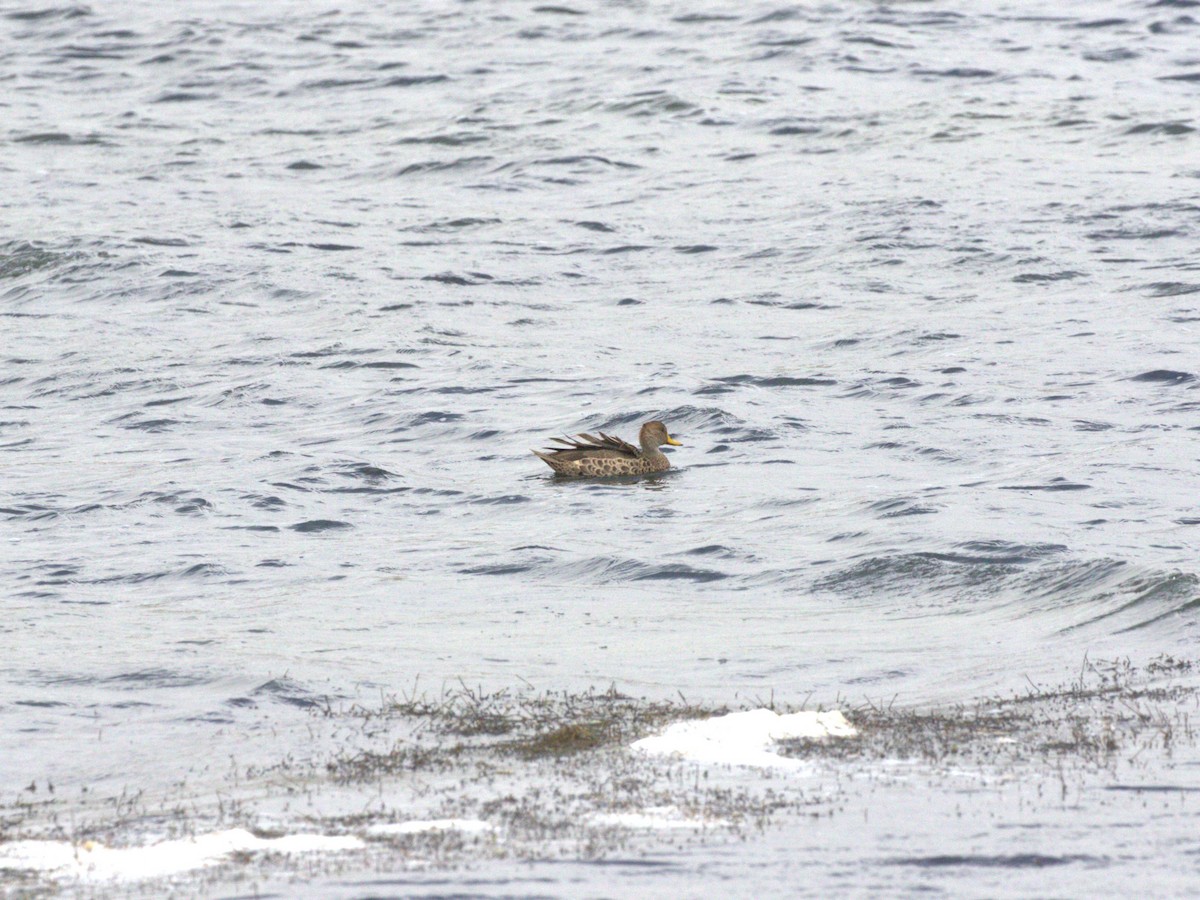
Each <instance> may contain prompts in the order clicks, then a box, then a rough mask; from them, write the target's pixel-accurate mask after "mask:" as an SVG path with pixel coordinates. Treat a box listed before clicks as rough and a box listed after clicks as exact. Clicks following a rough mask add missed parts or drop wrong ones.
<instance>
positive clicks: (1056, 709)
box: [0, 657, 1200, 883]
mask: <svg viewBox="0 0 1200 900" xmlns="http://www.w3.org/2000/svg"><path fill="white" fill-rule="evenodd" d="M1194 674H1195V673H1194V671H1193V663H1192V662H1191V661H1188V660H1180V659H1174V658H1171V657H1159V658H1157V659H1155V660H1152V661H1151V662H1150V663H1148V664H1147V665H1145V666H1144V667H1142V668H1137V667H1134V666H1132V665H1131V664H1130V663H1129V662H1128V661H1105V662H1092V661H1087V660H1085V661H1084V664H1083V667H1082V668H1081V670H1080V673H1079V676H1078V677H1077V678H1076V679H1075V680H1074V681H1073V682H1071V683H1069V684H1066V685H1061V686H1057V687H1049V688H1047V687H1042V686H1039V685H1035V684H1033V683H1030V684H1028V685H1027V687H1026V688H1025V689H1024V690H1021V691H1017V692H1014V693H1012V694H1010V695H1008V696H1004V697H994V698H989V699H985V700H980V701H977V702H975V703H971V704H965V705H955V706H948V707H929V708H906V707H902V706H898V705H897V704H896V703H895V702H894V701H892V702H874V701H868V702H865V703H862V704H860V705H858V706H856V707H849V708H847V706H846V705H844V704H843V705H841V708H842V709H843V711H844V712H845V713H846V715H847V717H848V718H849V719H850V721H851V722H852V723H853V724H854V726H855V727H856V729H857V732H858V733H857V735H855V736H852V737H841V738H827V739H814V740H786V741H780V742H778V743H776V744H775V745H774V749H775V750H776V752H778V753H779V754H780V755H782V756H786V757H790V758H792V759H793V760H797V759H798V760H801V761H803V762H804V764H805V768H804V769H803V771H801V772H799V773H797V772H787V773H781V772H779V771H772V770H765V769H754V768H747V767H737V766H717V765H700V764H694V763H687V762H683V761H680V760H677V759H672V758H667V757H654V756H649V755H646V754H643V753H640V752H636V751H633V750H631V749H630V745H631V744H632V743H633V742H634V741H636V740H638V739H639V738H642V737H646V736H648V735H651V734H656V733H660V732H661V731H662V730H663V729H665V728H667V727H668V726H670V725H671V724H672V723H675V722H680V721H683V720H689V719H700V718H707V717H711V716H717V715H723V714H726V713H728V712H730V711H731V709H730V708H728V707H725V706H718V705H706V704H703V703H695V702H691V701H688V700H687V699H685V698H683V697H679V698H677V699H673V700H672V699H645V698H635V697H632V696H629V695H627V694H624V693H622V692H620V691H618V690H617V689H616V688H615V687H612V688H609V689H607V690H586V691H579V692H571V691H551V692H538V691H536V690H534V689H533V688H532V687H530V686H523V687H522V688H519V689H502V690H498V691H486V690H483V689H481V688H471V687H468V686H467V685H465V684H459V685H458V686H456V687H454V688H450V689H445V690H443V691H441V692H439V693H437V694H435V695H430V694H428V693H424V692H420V691H418V690H415V689H414V690H413V691H412V692H411V693H409V694H406V695H401V696H384V697H381V698H380V699H379V701H378V702H377V703H373V704H364V703H361V702H359V703H353V704H347V705H345V706H342V707H335V706H334V705H333V704H331V703H326V704H324V705H322V706H318V707H315V708H314V710H313V714H312V719H311V723H310V731H311V734H312V735H313V748H314V749H313V753H312V755H311V757H310V758H307V759H296V758H293V757H288V758H286V759H283V760H279V761H278V762H277V763H276V764H274V765H268V766H258V767H240V768H238V769H237V770H236V771H234V772H233V773H232V774H231V775H230V782H229V783H228V784H226V785H225V786H224V788H223V789H222V790H220V791H219V792H218V797H217V798H216V799H215V800H214V799H213V798H212V797H211V796H210V797H207V798H206V797H203V796H199V795H197V794H195V793H193V795H192V796H190V797H187V798H183V797H180V796H175V797H172V798H169V799H168V798H159V802H158V805H157V806H156V803H155V801H154V800H152V799H151V798H148V797H145V796H142V795H141V794H140V793H137V794H125V795H123V796H122V797H121V798H114V799H113V800H112V801H111V802H105V803H104V804H103V805H101V806H93V807H91V808H89V810H87V811H86V812H85V811H83V810H81V809H80V808H78V807H75V808H72V806H71V804H69V803H67V802H66V801H64V800H62V799H60V797H61V794H60V795H58V796H55V797H53V798H51V797H38V798H37V802H32V800H33V798H32V797H28V798H21V801H20V802H18V803H11V804H8V805H5V806H3V807H0V829H2V832H3V834H2V836H3V838H4V839H7V840H11V839H15V838H18V837H59V838H61V837H66V838H68V839H70V840H73V841H76V842H82V841H84V840H88V839H98V840H104V841H108V842H111V843H114V844H120V843H122V842H124V843H134V844H136V843H138V842H139V841H143V842H144V840H145V838H146V836H147V835H150V834H159V835H161V834H163V833H172V834H175V835H187V834H200V833H204V832H206V831H210V830H213V829H217V828H226V827H232V826H241V827H249V828H252V829H254V830H255V832H256V833H257V834H259V835H268V834H270V835H278V834H282V833H284V832H286V831H287V830H289V829H291V830H295V828H296V826H297V822H299V823H301V825H302V826H303V827H304V828H306V829H308V830H313V831H318V832H321V833H325V834H344V835H354V836H358V837H360V838H362V839H363V841H364V842H365V843H364V844H363V847H364V848H365V849H364V850H362V851H360V852H358V853H357V855H356V854H349V855H343V856H341V857H339V858H336V859H335V858H330V859H327V860H326V861H325V862H324V863H320V864H318V863H317V862H315V861H314V862H310V863H309V865H311V866H314V867H318V868H319V867H320V866H325V867H349V868H352V869H363V868H364V867H368V868H375V869H388V868H391V867H395V866H408V867H411V866H419V867H425V868H428V867H435V868H437V867H452V866H456V865H459V864H462V863H468V862H471V861H480V860H484V859H498V858H506V859H521V860H534V859H548V858H564V857H565V858H574V859H600V858H605V857H609V856H611V855H612V854H614V853H618V852H619V853H629V852H639V851H640V850H647V851H648V850H651V849H653V848H655V847H660V848H661V847H662V846H664V845H666V844H669V845H671V846H677V845H678V844H679V843H680V841H684V842H688V841H711V840H724V839H728V838H731V837H732V838H736V837H738V836H741V837H745V836H746V835H747V834H748V833H749V832H751V831H753V830H758V829H764V828H767V827H770V826H772V825H773V824H781V823H783V822H786V821H787V820H788V818H789V817H792V818H794V817H797V816H801V817H806V818H807V817H811V816H813V815H817V816H820V817H822V818H827V817H829V816H833V817H835V818H836V816H837V815H838V814H839V812H842V811H844V810H845V809H846V808H847V807H848V806H849V805H852V804H854V803H856V802H861V803H866V802H867V800H866V799H865V798H866V797H867V793H864V792H865V791H866V788H864V787H863V785H871V784H875V785H879V786H886V788H887V789H888V790H891V791H899V795H898V797H899V799H898V800H896V799H895V798H893V801H891V802H907V801H905V800H904V799H903V798H904V797H905V796H907V795H908V793H911V792H912V791H914V790H920V791H922V795H921V797H922V801H923V802H926V803H928V802H930V798H931V797H937V796H942V797H943V798H955V797H959V796H960V795H964V794H965V793H971V794H972V795H978V793H979V790H980V785H981V784H986V785H992V786H993V787H992V788H991V789H994V790H996V791H997V793H996V795H995V796H996V798H997V799H996V800H995V802H996V803H1000V804H1001V805H1002V804H1003V802H1004V801H1003V800H1002V799H1001V798H1002V796H1003V795H1002V786H1003V785H1006V784H1014V785H1049V786H1050V789H1049V790H1045V789H1044V788H1043V787H1038V788H1037V796H1038V797H1039V798H1043V799H1040V800H1039V801H1038V802H1048V799H1045V798H1051V797H1054V796H1059V797H1061V798H1062V800H1063V801H1065V799H1066V795H1067V793H1068V791H1069V790H1071V789H1072V787H1073V786H1074V787H1075V788H1079V787H1081V786H1084V785H1088V784H1091V785H1093V786H1094V785H1096V784H1097V783H1102V784H1103V785H1104V786H1105V787H1106V788H1107V789H1108V790H1134V789H1137V784H1139V783H1150V782H1156V781H1169V779H1168V778H1166V777H1165V776H1164V775H1163V773H1165V772H1167V771H1168V770H1169V769H1171V768H1172V767H1173V766H1175V765H1176V764H1177V763H1181V762H1182V761H1184V760H1191V761H1194V760H1195V757H1196V756H1197V752H1196V750H1197V748H1196V743H1197V742H1196V733H1195V729H1194V727H1193V725H1192V722H1191V712H1192V710H1193V709H1194V708H1195V707H1196V705H1197V703H1198V701H1200V693H1198V691H1197V684H1196V679H1195V678H1194V677H1193V676H1194ZM764 705H767V706H771V707H773V708H774V709H775V711H776V712H779V713H781V714H782V713H788V712H792V711H796V707H792V706H787V705H782V704H775V703H774V702H773V701H768V703H765V704H764V703H762V702H753V703H747V704H742V705H741V706H740V707H739V708H742V709H744V708H748V707H761V706H764ZM898 767H899V768H898ZM1130 772H1138V773H1141V776H1142V777H1141V778H1139V779H1133V780H1128V779H1126V780H1122V778H1125V776H1126V775H1128V773H1130ZM914 773H919V774H922V777H921V778H920V780H919V781H920V784H919V787H917V786H916V782H913V781H911V780H908V779H911V777H912V775H913V774H914ZM1122 773H1124V774H1122ZM1148 773H1157V774H1151V775H1150V776H1149V777H1145V776H1147V774H1148ZM964 778H967V779H968V781H969V785H968V784H967V783H966V782H964V781H963V780H962V779H964ZM871 802H879V799H878V796H877V795H876V796H874V797H873V799H872V801H871ZM955 802H957V801H955ZM865 809H866V807H865V806H864V814H865ZM114 811H115V812H116V813H117V815H116V817H115V819H114V815H113V814H114ZM68 821H69V822H70V827H69V828H68V827H67V826H66V825H65V823H66V822H68ZM0 846H2V844H0ZM285 865H286V864H285V863H284V862H283V861H282V860H279V859H271V858H267V857H262V856H256V855H254V854H250V855H243V856H242V857H231V858H230V859H228V860H227V861H226V862H225V863H224V864H223V865H222V866H221V867H220V868H218V869H209V870H206V872H205V874H204V876H203V877H204V880H205V883H210V882H211V881H212V880H213V879H215V880H218V881H229V880H231V879H232V880H244V879H245V878H251V877H258V876H259V875H261V873H263V872H269V871H285V870H284V869H282V868H280V867H282V866H285ZM272 867H274V868H272ZM256 873H257V874H256ZM13 874H14V875H15V874H16V873H13ZM22 877H24V876H22Z"/></svg>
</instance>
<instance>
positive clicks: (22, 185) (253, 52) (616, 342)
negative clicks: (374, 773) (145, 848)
mask: <svg viewBox="0 0 1200 900" xmlns="http://www.w3.org/2000/svg"><path fill="white" fill-rule="evenodd" d="M1191 7H1192V4H1191V3H1189V2H1187V0H1158V2H1101V3H1088V4H1080V5H1078V6H1077V7H1074V8H1063V9H1061V10H1060V9H1057V8H1056V10H1055V11H1053V13H1047V12H1046V11H1045V8H1044V7H1043V6H1042V5H1040V4H1033V3H1028V4H1020V3H985V4H971V5H967V6H957V7H956V6H952V5H945V4H924V3H922V4H896V5H873V4H860V3H823V4H820V5H814V6H802V5H796V6H788V5H780V4H775V3H761V2H753V3H736V4H734V3H727V4H722V3H718V2H699V0H698V2H691V3H660V2H635V0H629V2H607V3H602V4H592V3H589V4H574V3H570V4H567V5H535V4H513V3H500V2H483V0H481V2H470V3H458V2H455V3H446V2H434V0H426V2H417V3H403V4H377V3H363V2H357V3H356V2H350V3H342V4H339V5H337V6H329V7H315V6H310V5H300V6H297V5H295V4H281V3H265V4H264V3H222V2H205V3H193V4H188V5H187V7H186V9H185V8H184V7H180V6H177V5H174V4H158V5H148V4H142V3H131V2H109V3H103V4H96V5H95V6H93V7H83V6H26V5H23V4H16V5H9V6H8V7H7V9H6V10H4V12H3V17H2V18H0V142H2V144H3V154H2V155H0V316H2V319H0V321H2V323H3V324H2V325H0V329H2V330H0V340H2V343H0V351H2V353H0V356H2V358H3V367H2V369H0V466H2V470H0V471H2V472H3V479H2V481H0V507H3V509H2V512H3V516H4V534H3V542H2V544H0V548H2V549H0V554H2V556H0V585H2V587H3V594H4V610H5V612H4V615H3V622H2V623H0V633H2V634H3V643H4V652H3V654H2V656H3V659H2V661H0V723H2V725H0V757H2V758H3V759H5V760H6V763H5V765H4V766H3V767H2V771H0V787H2V788H3V789H4V790H5V791H6V792H9V793H12V792H16V791H18V790H20V789H21V788H22V787H23V786H24V785H26V784H28V783H29V782H30V780H31V778H35V777H36V778H41V777H45V776H47V775H49V776H51V777H53V778H54V779H55V780H56V781H58V782H59V783H60V784H68V785H71V784H79V783H88V784H92V785H96V784H100V785H108V786H109V787H112V786H115V785H121V784H125V783H127V782H129V781H130V772H131V771H136V772H137V773H139V774H138V777H137V779H134V782H135V786H136V785H137V784H140V783H142V782H144V783H145V784H157V783H169V782H172V781H173V780H175V779H177V778H179V777H180V773H181V772H184V771H185V772H187V773H188V777H189V778H191V779H193V780H199V782H200V783H201V785H202V784H203V782H204V778H205V777H206V775H205V774H204V773H205V772H206V771H207V768H206V767H207V766H208V765H209V762H210V760H212V759H222V758H224V757H225V756H227V755H228V753H229V752H230V746H231V742H233V743H234V744H236V745H237V746H238V747H240V748H242V749H243V751H244V752H250V751H247V750H245V746H246V745H247V744H254V743H255V742H261V745H262V746H263V747H270V748H272V749H271V750H270V751H267V750H264V751H263V752H264V753H265V752H276V753H277V752H279V749H280V748H279V745H278V743H271V741H272V740H273V738H272V736H271V735H272V734H274V735H278V734H279V733H284V734H286V733H288V732H287V728H288V723H302V721H303V717H304V716H305V715H306V710H307V708H308V707H309V706H311V705H312V704H313V703H314V702H317V700H318V698H320V697H322V696H324V695H333V696H342V697H346V696H354V695H355V694H356V693H360V692H363V691H368V692H369V691H377V690H379V689H395V688H397V687H400V686H404V685H410V684H411V683H412V682H413V681H414V679H416V678H417V677H418V676H420V677H421V678H423V679H425V680H426V681H427V682H432V683H437V682H438V681H439V680H441V679H453V678H458V677H460V676H461V677H463V678H465V679H467V680H469V681H482V682H485V683H492V684H511V683H513V682H514V681H516V680H518V679H527V680H529V681H531V682H533V683H535V684H537V685H541V686H544V687H548V688H553V687H556V686H558V687H561V686H569V685H574V686H578V685H591V684H606V683H608V682H610V681H616V682H617V683H619V684H621V685H622V686H625V687H629V688H632V689H636V690H639V691H646V692H649V693H656V692H657V693H663V694H674V693H675V692H677V691H682V692H684V693H685V694H687V695H689V696H707V697H712V698H715V699H718V700H725V699H729V698H730V697H731V696H733V695H734V694H735V693H737V692H741V693H743V694H746V693H749V694H753V693H761V694H764V695H765V694H767V693H770V692H774V693H775V694H777V695H785V696H798V697H803V696H804V695H806V694H808V693H809V692H816V696H818V697H827V698H833V697H836V696H839V695H841V696H856V697H858V696H872V697H875V696H885V695H886V696H891V695H893V694H900V695H901V696H902V697H905V698H908V699H913V700H919V699H951V700H953V699H961V698H963V697H966V696H969V695H973V694H974V693H976V692H979V691H983V690H993V689H1003V688H1005V687H1008V686H1011V685H1012V684H1014V683H1018V682H1021V681H1023V679H1024V677H1025V675H1026V674H1035V675H1036V674H1059V673H1061V672H1064V671H1067V670H1070V669H1073V668H1074V667H1076V666H1077V665H1078V663H1079V660H1080V659H1081V658H1082V656H1083V654H1084V653H1085V652H1093V653H1096V652H1107V653H1117V654H1122V655H1125V654H1127V655H1131V656H1134V657H1136V658H1140V657H1146V656H1150V655H1154V654H1157V653H1161V652H1182V653H1187V652H1189V651H1191V652H1194V651H1195V647H1196V630H1195V625H1196V608H1197V601H1198V600H1200V584H1198V581H1197V566H1196V553H1195V541H1196V537H1197V535H1198V534H1200V532H1198V531H1197V529H1196V526H1197V525H1200V510H1198V509H1197V507H1196V497H1197V496H1200V453H1198V451H1197V433H1196V432H1197V430H1198V429H1200V419H1198V418H1197V411H1198V410H1200V377H1198V376H1200V361H1198V357H1197V323H1198V322H1200V262H1197V257H1196V253H1195V249H1196V242H1197V238H1198V237H1200V155H1198V154H1197V147H1198V144H1197V128H1200V60H1198V58H1197V56H1196V50H1195V48H1196V46H1197V43H1196V42H1197V40H1198V39H1200V21H1198V18H1200V17H1198V15H1197V12H1196V10H1195V9H1193V8H1191ZM651 417H657V418H662V419H663V420H664V421H666V422H667V424H668V426H669V427H670V429H671V431H672V432H673V433H674V434H676V436H677V437H679V438H680V439H681V440H682V441H683V442H684V444H685V445H686V446H685V447H683V448H681V449H678V450H675V451H673V455H672V460H673V463H674V464H675V465H676V467H677V468H676V470H675V471H672V472H671V473H669V474H668V475H666V476H663V477H657V478H651V479H646V480H643V481H640V482H636V483H629V484H626V483H622V484H602V483H565V482H561V481H557V480H555V479H553V478H552V477H550V475H549V472H548V470H547V469H546V468H545V467H544V466H543V465H542V464H541V463H540V462H539V461H538V460H537V459H535V458H534V457H532V456H531V455H530V454H529V453H528V448H530V447H537V446H541V445H542V443H543V441H544V439H545V438H546V437H548V436H550V435H553V434H556V433H562V432H575V431H580V430H594V429H602V430H604V431H609V432H616V433H619V434H622V435H624V436H626V437H632V436H633V435H634V434H635V433H636V429H637V426H638V424H639V423H640V422H641V421H644V420H646V419H648V418H651ZM268 722H269V723H270V724H269V725H268V724H266V723H268ZM294 727H295V734H296V735H297V737H296V741H297V742H298V746H299V742H301V741H302V740H303V733H304V732H303V728H302V726H301V725H300V724H295V725H294ZM271 729H274V731H271ZM268 731H271V733H270V734H268V733H267V732H268ZM234 735H238V736H237V737H234ZM283 749H284V751H285V752H286V751H287V747H286V746H285V747H284V748H283ZM214 765H215V764H214ZM139 779H140V780H139Z"/></svg>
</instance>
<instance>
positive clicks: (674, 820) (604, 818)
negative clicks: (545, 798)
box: [591, 806, 729, 830]
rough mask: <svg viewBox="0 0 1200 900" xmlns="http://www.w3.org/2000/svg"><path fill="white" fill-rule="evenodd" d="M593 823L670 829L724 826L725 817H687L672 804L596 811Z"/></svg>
mask: <svg viewBox="0 0 1200 900" xmlns="http://www.w3.org/2000/svg"><path fill="white" fill-rule="evenodd" d="M591 822H592V824H594V825H602V826H603V825H608V826H616V827H618V828H639V829H647V830H658V829H661V830H671V829H676V828H693V829H695V828H724V827H726V826H728V825H729V822H727V821H726V820H725V819H688V818H685V817H684V816H683V815H682V814H681V813H680V812H679V810H678V809H676V808H675V807H673V806H651V807H647V808H646V809H644V810H642V811H641V812H622V813H597V814H596V815H594V816H592V817H591Z"/></svg>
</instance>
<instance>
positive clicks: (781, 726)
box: [633, 709, 858, 771]
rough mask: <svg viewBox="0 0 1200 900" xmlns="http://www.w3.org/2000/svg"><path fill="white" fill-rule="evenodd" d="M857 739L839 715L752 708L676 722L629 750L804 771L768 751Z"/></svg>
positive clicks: (798, 762)
mask: <svg viewBox="0 0 1200 900" xmlns="http://www.w3.org/2000/svg"><path fill="white" fill-rule="evenodd" d="M856 734H858V732H857V731H856V730H855V728H854V726H853V725H851V724H850V723H849V722H848V721H846V717H845V716H844V715H842V714H841V713H840V712H838V711H837V710H834V711H833V712H798V713H790V714H788V715H783V716H781V715H779V714H778V713H776V712H774V711H773V710H769V709H752V710H748V711H746V712H737V713H730V714H729V715H726V716H714V717H713V718H711V719H693V720H690V721H687V722H676V723H675V724H674V725H672V726H670V727H669V728H667V730H666V731H664V732H663V733H662V734H660V735H655V736H653V737H648V738H642V739H641V740H640V741H635V742H634V744H633V748H634V749H635V750H640V751H642V752H643V753H650V754H654V755H657V756H675V757H678V758H680V759H685V760H689V761H691V762H698V763H718V764H724V765H730V766H755V767H758V768H770V769H785V770H793V771H794V770H799V769H805V768H808V766H807V764H806V763H804V762H803V761H801V760H798V759H789V758H788V757H785V756H780V755H779V754H778V753H776V752H775V751H774V750H773V749H772V744H774V742H775V741H780V740H787V739H789V738H825V737H853V736H854V735H856Z"/></svg>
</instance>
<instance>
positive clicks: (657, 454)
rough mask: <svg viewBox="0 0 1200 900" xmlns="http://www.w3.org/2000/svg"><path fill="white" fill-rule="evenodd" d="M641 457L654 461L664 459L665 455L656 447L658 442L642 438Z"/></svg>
mask: <svg viewBox="0 0 1200 900" xmlns="http://www.w3.org/2000/svg"><path fill="white" fill-rule="evenodd" d="M641 444H642V459H652V460H655V461H656V462H657V461H658V460H660V459H666V458H667V456H666V454H665V453H663V452H662V451H661V450H659V449H658V444H653V443H651V442H650V441H648V440H645V439H643V440H642V442H641Z"/></svg>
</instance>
